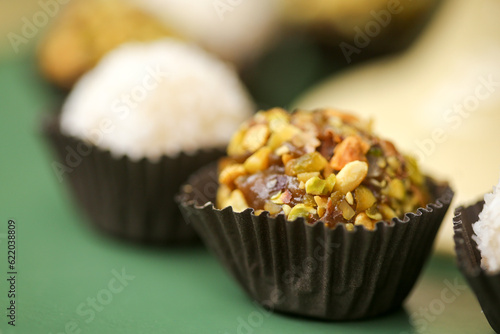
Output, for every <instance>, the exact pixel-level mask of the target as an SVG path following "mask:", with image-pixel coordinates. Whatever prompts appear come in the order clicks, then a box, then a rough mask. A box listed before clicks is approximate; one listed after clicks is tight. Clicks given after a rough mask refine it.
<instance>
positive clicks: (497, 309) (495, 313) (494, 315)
mask: <svg viewBox="0 0 500 334" xmlns="http://www.w3.org/2000/svg"><path fill="white" fill-rule="evenodd" d="M483 206H484V201H479V202H477V203H476V204H474V205H471V206H469V207H459V208H457V209H456V210H455V217H454V218H453V223H454V230H455V249H456V252H457V262H458V267H459V268H460V271H461V272H462V274H463V275H464V276H465V278H466V279H467V282H469V285H470V287H471V288H472V290H473V291H474V293H475V294H476V296H477V299H478V300H479V303H480V304H481V307H482V309H483V312H484V315H485V316H486V318H487V319H488V322H489V323H490V325H491V327H492V328H493V329H494V330H495V332H497V333H500V273H498V274H490V273H488V272H486V271H485V270H483V269H482V268H481V253H480V251H479V249H478V248H477V244H476V242H475V241H474V239H473V238H472V236H473V235H474V230H473V229H472V225H473V224H474V223H476V222H477V221H478V219H479V213H480V212H481V211H482V210H483Z"/></svg>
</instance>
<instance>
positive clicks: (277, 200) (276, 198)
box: [271, 190, 284, 204]
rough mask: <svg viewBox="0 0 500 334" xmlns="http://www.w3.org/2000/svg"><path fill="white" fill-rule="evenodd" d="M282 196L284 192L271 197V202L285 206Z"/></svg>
mask: <svg viewBox="0 0 500 334" xmlns="http://www.w3.org/2000/svg"><path fill="white" fill-rule="evenodd" d="M281 195H283V192H282V191H281V190H280V191H279V192H278V193H276V194H275V195H273V196H271V201H272V202H273V203H274V204H284V203H283V200H282V199H281Z"/></svg>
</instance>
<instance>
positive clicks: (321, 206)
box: [314, 196, 328, 217]
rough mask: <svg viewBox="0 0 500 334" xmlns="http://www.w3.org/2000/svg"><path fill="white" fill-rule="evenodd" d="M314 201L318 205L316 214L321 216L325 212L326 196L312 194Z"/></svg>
mask: <svg viewBox="0 0 500 334" xmlns="http://www.w3.org/2000/svg"><path fill="white" fill-rule="evenodd" d="M314 201H315V202H316V205H317V206H318V208H317V210H318V216H320V217H323V215H324V214H325V212H326V207H327V206H328V198H325V197H321V196H314Z"/></svg>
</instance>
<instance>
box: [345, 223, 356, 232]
mask: <svg viewBox="0 0 500 334" xmlns="http://www.w3.org/2000/svg"><path fill="white" fill-rule="evenodd" d="M345 229H346V230H348V231H350V232H352V231H354V224H352V223H347V224H345Z"/></svg>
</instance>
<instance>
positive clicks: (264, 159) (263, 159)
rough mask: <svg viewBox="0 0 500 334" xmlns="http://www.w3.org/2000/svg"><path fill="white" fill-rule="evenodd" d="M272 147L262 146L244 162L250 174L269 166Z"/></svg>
mask: <svg viewBox="0 0 500 334" xmlns="http://www.w3.org/2000/svg"><path fill="white" fill-rule="evenodd" d="M270 154H271V149H270V148H269V147H267V146H264V147H261V148H260V149H259V150H258V151H257V152H255V153H254V154H252V155H251V156H250V157H248V159H247V160H246V161H245V163H244V164H243V165H244V166H245V169H246V170H247V171H248V173H250V174H254V173H257V172H260V171H263V170H265V169H266V168H267V167H269V155H270Z"/></svg>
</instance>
